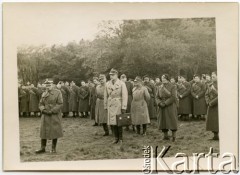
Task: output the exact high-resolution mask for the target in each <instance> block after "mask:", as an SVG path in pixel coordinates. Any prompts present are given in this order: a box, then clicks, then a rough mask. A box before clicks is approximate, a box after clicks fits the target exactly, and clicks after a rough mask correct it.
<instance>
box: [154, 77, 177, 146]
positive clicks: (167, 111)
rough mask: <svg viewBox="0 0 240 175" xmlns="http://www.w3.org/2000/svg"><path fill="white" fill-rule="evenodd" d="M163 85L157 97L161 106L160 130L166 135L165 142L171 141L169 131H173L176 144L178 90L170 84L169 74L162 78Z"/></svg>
mask: <svg viewBox="0 0 240 175" xmlns="http://www.w3.org/2000/svg"><path fill="white" fill-rule="evenodd" d="M162 83H163V84H162V85H161V86H160V87H159V88H158V91H157V96H156V103H157V105H158V106H159V110H158V128H159V129H160V130H162V132H163V133H164V138H163V139H164V140H169V136H168V130H171V131H172V141H173V142H174V141H175V139H176V131H177V105H176V96H177V90H176V86H174V85H173V84H172V83H170V77H169V76H168V75H167V74H164V75H163V76H162Z"/></svg>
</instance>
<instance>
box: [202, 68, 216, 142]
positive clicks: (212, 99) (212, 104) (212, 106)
mask: <svg viewBox="0 0 240 175" xmlns="http://www.w3.org/2000/svg"><path fill="white" fill-rule="evenodd" d="M212 81H213V82H212V85H211V86H208V88H207V91H206V94H205V99H206V102H207V105H208V110H207V123H206V130H207V131H212V132H213V134H214V137H213V140H218V139H219V137H218V132H219V123H218V86H217V74H216V73H215V72H213V73H212Z"/></svg>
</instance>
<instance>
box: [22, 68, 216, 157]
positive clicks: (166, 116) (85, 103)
mask: <svg viewBox="0 0 240 175" xmlns="http://www.w3.org/2000/svg"><path fill="white" fill-rule="evenodd" d="M109 75H110V80H109V81H107V78H106V75H105V74H100V75H99V76H95V77H93V79H92V80H89V81H88V83H85V81H81V86H80V87H79V86H77V85H76V84H75V82H74V81H72V82H71V83H70V84H69V83H68V82H65V83H64V82H59V83H58V84H57V85H54V84H53V83H52V82H49V81H48V80H47V81H46V82H45V83H44V84H42V85H41V84H38V85H37V87H35V86H34V85H33V84H30V83H28V84H27V86H23V85H21V84H19V87H18V94H19V112H20V116H23V117H28V116H41V131H40V138H41V149H39V150H37V151H36V153H44V152H45V147H46V143H47V142H46V140H47V139H51V140H52V142H53V143H52V152H56V144H57V139H58V138H60V137H62V136H63V134H62V125H61V117H74V118H76V117H82V118H87V117H89V115H90V119H92V120H93V121H94V124H93V126H102V127H103V131H104V134H103V136H109V135H110V132H109V130H110V129H111V131H112V132H111V133H112V134H113V135H114V137H115V139H114V141H113V143H115V144H117V143H123V128H122V127H121V126H118V125H117V120H116V116H117V115H118V114H124V113H131V118H132V126H133V130H134V131H135V128H136V133H137V134H142V135H146V134H147V125H148V124H149V123H150V122H151V120H154V119H155V118H157V123H158V129H159V130H161V131H162V132H163V140H169V139H170V137H169V133H168V132H169V131H171V132H172V134H171V138H172V141H173V142H174V141H175V140H176V133H177V129H178V127H177V126H178V125H177V123H178V120H183V121H190V120H205V119H206V117H207V119H206V130H207V131H212V132H213V134H214V136H213V140H218V139H219V136H218V132H219V124H218V88H217V74H216V72H213V73H212V74H211V76H210V75H203V76H199V75H194V77H193V79H192V80H191V81H189V82H188V81H187V78H186V77H185V76H184V75H181V76H178V77H177V79H175V78H172V77H170V76H169V75H168V74H164V75H162V76H161V78H158V77H157V78H156V79H155V81H154V80H153V79H151V78H150V77H149V76H148V75H146V76H144V77H143V78H141V77H140V76H137V77H136V78H135V79H134V80H131V79H129V80H128V79H127V75H125V74H122V75H121V76H120V77H119V74H118V71H117V70H116V69H111V71H110V73H109ZM119 78H120V79H119ZM53 123H55V124H54V125H53ZM141 128H142V129H141ZM126 130H129V127H127V128H126ZM141 130H142V132H141Z"/></svg>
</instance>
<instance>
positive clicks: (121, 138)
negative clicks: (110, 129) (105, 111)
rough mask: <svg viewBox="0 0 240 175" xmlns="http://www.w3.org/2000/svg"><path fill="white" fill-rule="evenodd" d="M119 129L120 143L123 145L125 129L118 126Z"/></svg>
mask: <svg viewBox="0 0 240 175" xmlns="http://www.w3.org/2000/svg"><path fill="white" fill-rule="evenodd" d="M117 129H118V140H119V143H120V144H122V142H123V128H122V126H118V127H117Z"/></svg>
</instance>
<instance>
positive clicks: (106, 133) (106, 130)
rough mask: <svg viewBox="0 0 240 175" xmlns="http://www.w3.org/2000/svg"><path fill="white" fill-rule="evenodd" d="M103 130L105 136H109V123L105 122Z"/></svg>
mask: <svg viewBox="0 0 240 175" xmlns="http://www.w3.org/2000/svg"><path fill="white" fill-rule="evenodd" d="M103 130H104V132H105V133H104V135H103V136H108V135H109V130H108V126H107V123H103Z"/></svg>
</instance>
